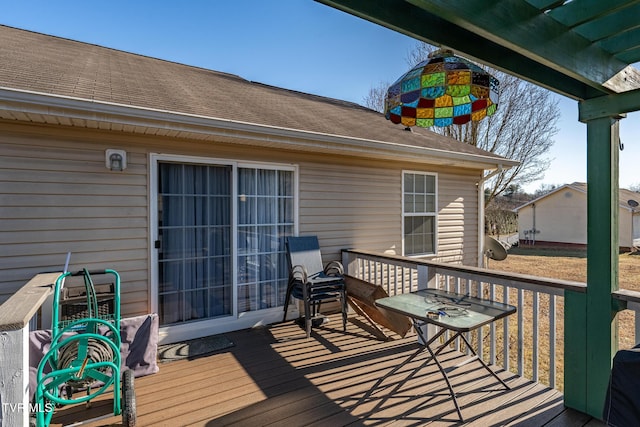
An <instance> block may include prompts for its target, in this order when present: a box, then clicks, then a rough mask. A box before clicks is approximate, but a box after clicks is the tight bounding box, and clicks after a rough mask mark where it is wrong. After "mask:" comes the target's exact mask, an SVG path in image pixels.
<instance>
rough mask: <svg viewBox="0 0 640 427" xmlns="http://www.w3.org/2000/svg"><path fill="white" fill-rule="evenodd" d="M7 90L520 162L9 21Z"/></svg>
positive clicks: (305, 98) (356, 110)
mask: <svg viewBox="0 0 640 427" xmlns="http://www.w3.org/2000/svg"><path fill="white" fill-rule="evenodd" d="M0 88H3V89H10V90H17V91H27V92H35V93H38V94H47V95H54V96H60V97H70V98H74V99H81V100H88V101H92V102H97V103H112V104H116V105H121V106H127V107H133V108H144V109H152V110H157V111H162V112H167V113H171V114H180V115H193V116H198V117H205V118H214V119H222V120H228V121H231V122H240V123H251V124H258V125H265V126H271V127H276V128H283V129H290V130H298V131H304V132H311V133H319V134H327V135H335V136H339V137H346V138H357V139H364V140H372V141H384V142H386V143H392V144H401V145H404V146H412V147H425V148H429V149H433V150H442V151H443V152H456V153H462V154H468V155H470V156H471V157H474V156H478V157H479V158H482V161H483V162H484V163H487V162H488V163H494V164H504V165H506V166H509V165H512V164H515V162H512V161H510V160H505V159H503V158H502V157H500V156H497V155H494V154H492V153H489V152H486V151H484V150H480V149H478V148H476V147H473V146H470V145H468V144H464V143H461V142H458V141H456V140H453V139H451V138H447V137H444V136H441V135H437V134H435V133H433V132H430V131H429V130H426V129H414V130H413V131H412V132H406V131H404V129H403V127H402V126H399V125H394V124H392V123H391V122H390V121H388V120H386V119H385V118H384V116H383V115H382V114H380V113H378V112H375V111H373V110H370V109H368V108H365V107H363V106H361V105H358V104H355V103H352V102H347V101H341V100H337V99H332V98H326V97H322V96H317V95H312V94H307V93H302V92H297V91H293V90H287V89H283V88H278V87H273V86H269V85H266V84H262V83H257V82H252V81H248V80H246V79H243V78H241V77H239V76H236V75H232V74H227V73H223V72H218V71H212V70H207V69H203V68H198V67H193V66H189V65H184V64H179V63H175V62H170V61H166V60H161V59H156V58H151V57H147V56H143V55H137V54H132V53H128V52H123V51H119V50H115V49H110V48H105V47H101V46H97V45H93V44H88V43H82V42H77V41H73V40H68V39H64V38H60V37H54V36H50V35H45V34H40V33H35V32H30V31H25V30H20V29H16V28H12V27H7V26H1V25H0ZM0 102H1V100H0ZM0 107H1V105H0Z"/></svg>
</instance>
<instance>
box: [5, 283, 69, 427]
mask: <svg viewBox="0 0 640 427" xmlns="http://www.w3.org/2000/svg"><path fill="white" fill-rule="evenodd" d="M58 276H60V273H45V274H38V275H37V276H35V277H34V278H33V279H31V280H30V281H29V282H27V284H25V285H24V286H23V287H22V288H20V289H19V290H18V291H17V292H16V293H15V294H13V295H12V296H11V298H9V299H8V300H7V301H5V302H4V303H3V304H2V305H0V401H1V403H2V408H0V409H1V411H2V412H1V413H0V425H3V426H27V425H29V409H30V407H29V322H30V321H31V319H33V317H34V316H35V315H36V313H37V312H38V310H39V309H40V307H41V306H42V304H43V303H44V302H45V301H46V300H47V298H48V297H49V296H50V295H51V294H52V293H53V284H54V283H55V281H56V279H57V278H58Z"/></svg>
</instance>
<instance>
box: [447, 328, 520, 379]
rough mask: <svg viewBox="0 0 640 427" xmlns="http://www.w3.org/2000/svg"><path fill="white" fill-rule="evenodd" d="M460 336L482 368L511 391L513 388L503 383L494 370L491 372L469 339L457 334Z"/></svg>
mask: <svg viewBox="0 0 640 427" xmlns="http://www.w3.org/2000/svg"><path fill="white" fill-rule="evenodd" d="M457 335H460V338H462V340H463V341H464V343H465V344H466V346H467V348H468V349H469V350H470V351H471V353H473V355H474V356H475V358H476V359H477V360H478V362H480V364H481V365H482V367H483V368H484V369H486V370H487V371H488V372H489V373H490V374H491V375H493V376H494V378H495V379H497V380H498V381H500V384H502V385H503V386H504V387H505V389H506V390H511V387H509V386H508V385H507V384H506V383H505V382H504V381H502V378H500V377H499V376H498V375H497V374H496V373H495V372H493V370H491V368H489V367H488V366H487V364H486V363H484V361H483V360H482V358H481V357H480V356H478V353H476V352H475V350H474V349H473V347H471V344H469V341H467V339H466V338H465V337H464V335H462V334H457Z"/></svg>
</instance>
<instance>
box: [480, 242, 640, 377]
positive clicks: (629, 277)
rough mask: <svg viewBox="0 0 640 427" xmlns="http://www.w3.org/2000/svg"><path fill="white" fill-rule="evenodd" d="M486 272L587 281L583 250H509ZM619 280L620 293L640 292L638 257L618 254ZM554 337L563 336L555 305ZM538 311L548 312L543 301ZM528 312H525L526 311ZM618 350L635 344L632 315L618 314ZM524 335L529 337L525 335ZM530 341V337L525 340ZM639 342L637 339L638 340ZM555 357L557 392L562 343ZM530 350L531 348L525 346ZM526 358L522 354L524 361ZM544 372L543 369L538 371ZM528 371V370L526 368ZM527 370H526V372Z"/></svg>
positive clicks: (543, 344)
mask: <svg viewBox="0 0 640 427" xmlns="http://www.w3.org/2000/svg"><path fill="white" fill-rule="evenodd" d="M489 268H490V269H492V270H501V271H508V272H513V273H523V274H530V275H534V276H541V277H548V278H556V279H564V280H573V281H577V282H586V281H587V254H586V251H584V250H575V249H570V250H567V249H555V248H554V249H545V248H515V247H514V248H511V249H510V250H509V256H508V257H507V259H506V260H504V261H490V263H489ZM619 278H620V279H619V280H620V288H621V289H631V290H635V291H640V254H639V253H637V252H635V253H624V254H620V263H619ZM525 302H526V305H530V301H529V300H528V299H525ZM557 307H558V308H557V312H556V316H557V320H558V322H557V325H556V328H557V334H558V337H559V340H560V339H561V338H562V337H563V336H564V335H563V334H564V322H563V316H564V306H563V304H562V303H558V305H557ZM540 310H541V311H545V310H548V305H547V306H546V307H545V303H544V300H541V305H540ZM527 311H528V310H527ZM618 318H619V334H620V336H619V346H620V348H630V347H633V346H634V345H635V344H636V337H635V336H634V335H635V333H634V313H633V312H631V311H628V310H625V311H623V312H621V313H620V314H619V317H618ZM545 332H546V333H548V329H547V331H544V326H543V325H541V330H540V344H539V347H540V351H541V353H544V352H545V350H546V351H547V353H548V344H547V342H546V341H545V340H544V338H543V337H544V335H543V333H545ZM525 334H526V335H529V334H527V333H526V330H525ZM528 338H530V337H528ZM638 338H640V337H638ZM557 345H558V347H559V348H558V353H559V354H557V355H556V358H557V359H556V360H557V361H558V365H559V366H558V372H557V374H558V375H557V381H558V388H559V389H562V387H561V384H562V371H561V368H560V366H561V364H562V360H563V359H564V358H563V356H562V341H559V342H558V344H557ZM527 348H530V346H527ZM526 356H527V355H526V354H525V357H526ZM540 368H541V370H542V371H543V370H544V366H541V367H540ZM529 369H530V368H529ZM529 369H527V370H529ZM541 381H542V382H546V381H544V380H543V379H542V378H541Z"/></svg>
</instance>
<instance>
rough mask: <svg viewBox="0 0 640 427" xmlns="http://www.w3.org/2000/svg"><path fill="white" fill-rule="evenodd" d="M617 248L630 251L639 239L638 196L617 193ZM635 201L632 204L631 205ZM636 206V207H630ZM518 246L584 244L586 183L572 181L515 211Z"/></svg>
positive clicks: (585, 242)
mask: <svg viewBox="0 0 640 427" xmlns="http://www.w3.org/2000/svg"><path fill="white" fill-rule="evenodd" d="M619 199H620V205H619V209H620V212H619V229H620V236H619V245H620V247H621V248H625V249H628V248H632V247H633V246H634V240H636V243H637V240H638V239H640V208H639V207H637V205H636V203H640V194H638V193H635V192H633V191H630V190H624V189H621V190H620V194H619ZM634 202H635V203H634ZM634 205H636V206H634ZM515 211H516V212H517V214H518V237H519V239H520V243H522V244H531V245H533V244H538V245H539V244H561V245H576V246H580V247H584V246H586V244H587V184H585V183H582V182H574V183H573V184H566V185H563V186H562V187H559V188H557V189H555V190H553V191H552V192H550V193H547V194H545V195H544V196H541V197H538V198H537V199H535V200H532V201H530V202H528V203H525V204H524V205H522V206H520V207H518V208H516V209H515Z"/></svg>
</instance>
